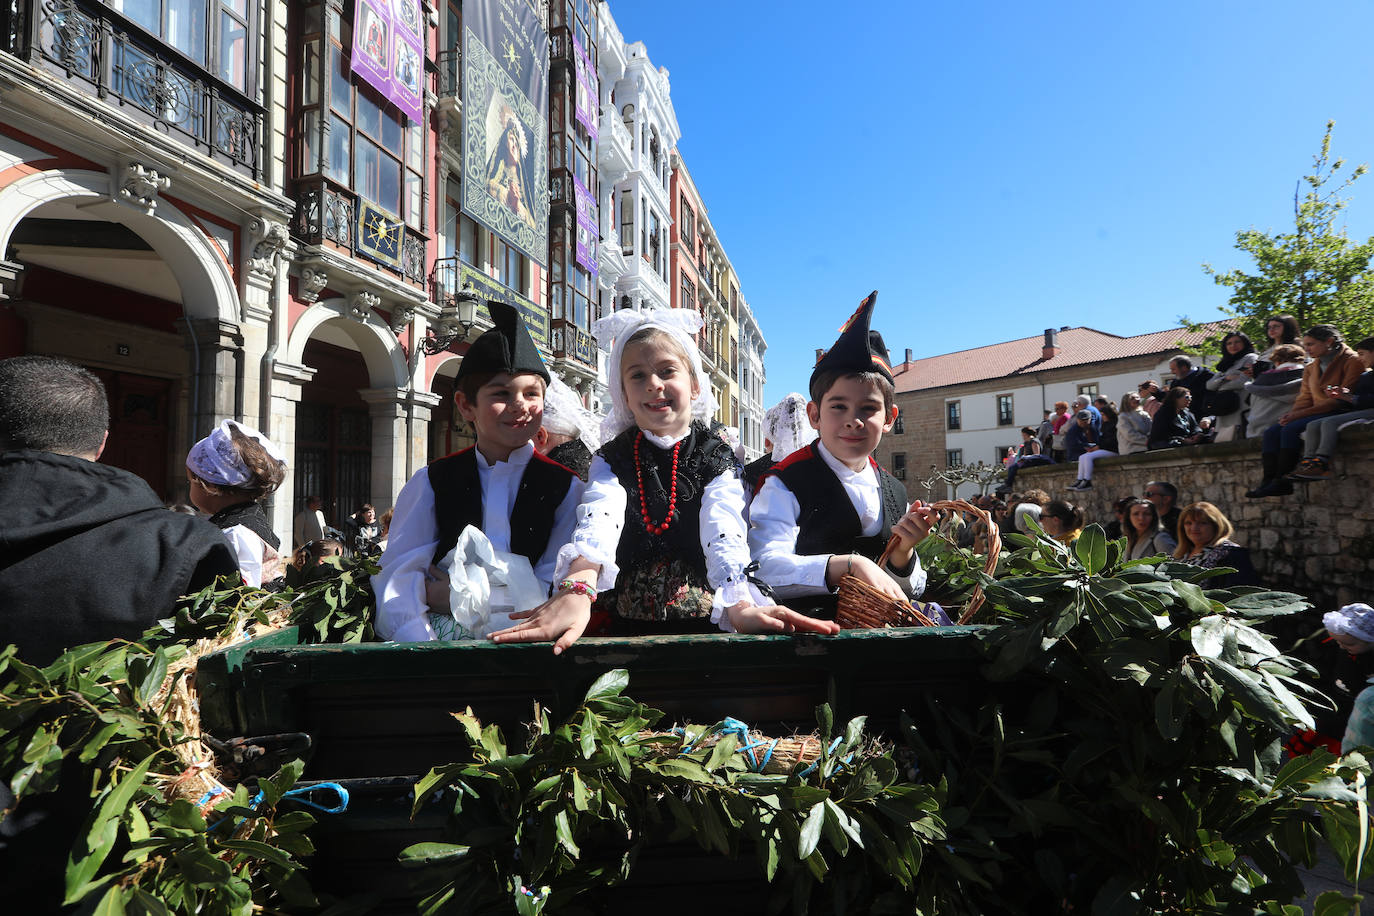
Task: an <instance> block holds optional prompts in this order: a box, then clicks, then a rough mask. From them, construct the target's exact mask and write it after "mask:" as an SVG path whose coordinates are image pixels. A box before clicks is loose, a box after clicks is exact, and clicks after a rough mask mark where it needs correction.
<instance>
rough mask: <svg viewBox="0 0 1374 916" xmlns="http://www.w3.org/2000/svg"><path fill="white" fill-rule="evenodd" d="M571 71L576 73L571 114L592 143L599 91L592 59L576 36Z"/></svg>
mask: <svg viewBox="0 0 1374 916" xmlns="http://www.w3.org/2000/svg"><path fill="white" fill-rule="evenodd" d="M572 46H573V69H574V70H575V71H576V83H577V95H576V98H575V99H574V101H573V114H574V116H576V118H577V120H578V123H580V124H581V125H582V126H583V127H585V128H587V133H588V134H590V135H591V138H592V142H593V143H595V142H596V109H597V102H598V100H599V99H600V98H601V91H600V88H599V85H600V84H599V83H598V82H597V77H596V68H595V67H593V66H592V59H591V57H590V56H589V55H588V54H587V50H586V49H585V48H583V47H582V42H580V41H578V40H577V36H576V35H574V36H572Z"/></svg>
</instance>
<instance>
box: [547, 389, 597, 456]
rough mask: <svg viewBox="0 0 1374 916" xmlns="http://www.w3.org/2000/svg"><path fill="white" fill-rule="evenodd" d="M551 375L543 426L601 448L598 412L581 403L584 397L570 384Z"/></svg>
mask: <svg viewBox="0 0 1374 916" xmlns="http://www.w3.org/2000/svg"><path fill="white" fill-rule="evenodd" d="M550 375H551V376H552V378H551V379H550V381H549V386H548V388H547V389H546V390H545V391H544V428H545V429H547V430H548V431H549V432H551V433H557V434H559V435H560V436H573V437H574V438H577V439H581V440H582V444H583V445H585V446H587V448H588V449H589V450H590V451H593V452H594V451H596V450H597V449H598V448H600V447H601V436H600V429H599V427H600V422H599V421H598V420H597V418H596V415H595V414H593V413H592V412H591V411H590V410H588V409H587V408H585V407H583V406H582V399H581V398H580V397H578V396H577V392H576V391H573V390H572V388H570V387H569V386H568V383H567V382H565V381H563V380H562V379H561V378H559V377H558V374H557V373H550Z"/></svg>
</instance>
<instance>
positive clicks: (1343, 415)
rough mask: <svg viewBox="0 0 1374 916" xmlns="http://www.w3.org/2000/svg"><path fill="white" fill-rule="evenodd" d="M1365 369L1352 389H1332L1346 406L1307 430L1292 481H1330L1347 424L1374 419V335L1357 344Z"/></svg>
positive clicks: (1356, 350)
mask: <svg viewBox="0 0 1374 916" xmlns="http://www.w3.org/2000/svg"><path fill="white" fill-rule="evenodd" d="M1355 353H1356V355H1357V356H1359V358H1360V362H1361V363H1362V364H1363V365H1364V367H1365V371H1364V373H1363V374H1362V375H1360V377H1359V378H1357V379H1356V380H1355V384H1354V385H1352V386H1350V387H1349V388H1343V387H1337V386H1332V387H1331V388H1330V389H1328V392H1329V393H1330V394H1331V395H1332V397H1334V398H1335V399H1336V400H1338V401H1340V402H1341V404H1342V406H1341V407H1340V408H1338V409H1337V410H1336V412H1335V414H1334V415H1333V416H1329V417H1325V418H1323V419H1320V420H1315V421H1313V422H1312V423H1311V424H1309V425H1308V427H1307V431H1306V432H1304V433H1303V442H1304V445H1303V459H1302V461H1301V462H1300V463H1299V464H1298V469H1297V470H1296V471H1294V472H1293V473H1292V474H1289V475H1288V478H1289V479H1290V480H1326V479H1328V478H1330V476H1331V456H1332V455H1334V454H1335V453H1336V441H1337V437H1338V436H1339V435H1340V430H1341V429H1342V428H1343V427H1345V426H1346V425H1347V424H1351V423H1355V424H1360V423H1369V422H1371V421H1374V371H1370V370H1374V337H1366V338H1365V339H1364V340H1362V341H1360V342H1359V343H1358V344H1356V345H1355Z"/></svg>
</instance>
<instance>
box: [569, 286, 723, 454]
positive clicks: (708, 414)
mask: <svg viewBox="0 0 1374 916" xmlns="http://www.w3.org/2000/svg"><path fill="white" fill-rule="evenodd" d="M645 328H658V329H659V330H661V331H663V332H665V333H666V334H668V335H669V336H671V337H672V338H673V339H674V340H676V341H677V342H678V343H679V344H680V345H681V346H682V350H683V352H685V353H686V354H687V359H688V361H689V362H690V363H691V364H692V365H691V368H692V372H693V373H694V374H695V375H696V378H697V385H698V388H699V391H698V394H697V396H696V397H695V398H693V399H692V419H694V420H700V421H701V422H703V423H706V424H707V425H709V424H710V422H711V418H712V417H713V416H715V413H716V410H717V409H719V406H720V405H718V404H717V403H716V399H715V397H714V396H713V395H712V394H711V383H710V380H709V379H708V378H707V376H706V372H705V371H704V370H703V369H702V367H701V354H700V353H699V352H698V351H697V345H696V341H694V340H693V339H692V335H694V334H696V333H697V332H698V331H700V330H701V315H699V314H698V313H697V312H695V311H694V310H692V309H646V310H645V311H642V312H641V311H637V310H636V309H618V310H616V311H614V312H612V313H611V314H609V315H607V316H606V317H605V318H602V319H601V320H600V321H598V322H597V323H596V324H594V325H593V326H592V333H593V334H594V335H596V342H597V344H598V345H599V346H600V347H601V349H602V350H605V351H608V352H609V353H610V354H611V355H610V359H609V360H607V362H606V385H607V387H608V388H610V390H611V412H610V413H609V414H607V416H606V419H604V420H602V421H601V441H602V442H609V441H610V440H612V439H614V438H615V437H616V436H618V435H619V434H620V433H622V432H624V431H625V430H627V429H629V428H630V427H631V426H634V425H635V418H634V414H633V413H632V412H631V411H630V405H629V404H628V403H627V402H626V400H625V389H624V387H623V386H622V385H621V384H620V364H621V362H622V360H623V359H624V357H625V342H626V341H628V340H629V339H630V338H631V337H633V336H634V335H635V333H636V332H638V331H642V330H643V329H645Z"/></svg>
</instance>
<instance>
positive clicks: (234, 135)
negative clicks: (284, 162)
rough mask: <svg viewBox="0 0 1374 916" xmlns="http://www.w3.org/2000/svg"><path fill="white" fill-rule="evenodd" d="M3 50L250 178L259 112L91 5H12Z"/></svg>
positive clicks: (84, 1) (72, 0)
mask: <svg viewBox="0 0 1374 916" xmlns="http://www.w3.org/2000/svg"><path fill="white" fill-rule="evenodd" d="M12 12H13V14H14V16H15V18H14V19H13V20H12V24H11V29H10V30H9V33H8V34H5V35H0V39H2V40H3V41H5V42H6V45H7V47H6V48H5V49H6V50H9V51H10V52H11V53H13V54H14V55H15V56H16V57H19V58H21V59H23V60H26V61H28V62H30V63H35V64H40V63H41V64H42V65H43V66H44V67H45V68H46V69H47V70H49V71H50V72H52V73H55V74H60V75H63V76H65V77H66V78H67V79H68V80H70V81H72V82H73V83H75V84H78V85H81V86H83V87H84V88H85V89H86V90H87V91H89V92H90V93H91V94H93V95H94V96H96V97H97V98H99V99H101V100H103V101H104V102H105V103H106V104H109V105H111V106H113V107H116V108H120V109H124V110H130V109H132V110H133V111H134V112H136V117H138V118H139V119H140V120H143V121H146V122H147V123H149V124H151V125H152V126H153V127H154V128H156V129H158V130H160V131H163V132H164V133H167V134H169V135H170V136H173V137H175V138H176V139H178V140H180V141H182V142H184V143H186V144H188V145H190V146H192V147H194V148H196V149H197V150H200V151H201V152H202V153H204V154H205V155H207V156H209V157H210V158H212V159H215V160H218V161H221V162H225V163H227V164H229V165H230V166H232V167H233V168H235V169H236V170H238V171H240V172H242V173H243V174H245V175H249V176H251V177H254V178H256V177H258V172H259V164H258V159H259V146H260V137H261V135H262V123H263V110H262V107H261V106H259V105H257V104H256V103H255V102H253V101H252V100H251V99H249V98H248V97H247V96H245V95H243V94H242V93H240V92H238V91H237V90H236V89H234V88H233V87H231V86H230V85H228V84H227V83H223V82H220V81H219V80H217V79H215V78H214V77H213V76H211V75H210V73H209V71H207V70H204V69H202V68H201V67H199V66H197V65H196V64H195V63H194V62H192V61H191V60H190V59H189V58H186V57H183V56H182V55H181V54H180V53H179V52H177V51H176V50H175V49H174V48H171V47H169V46H167V45H164V44H161V43H159V42H158V41H156V40H155V39H153V38H150V37H147V36H144V35H142V34H140V33H139V31H138V30H137V29H136V28H134V27H133V26H131V25H130V23H129V22H128V21H127V20H125V19H124V18H123V17H121V16H119V15H118V14H117V13H116V12H115V11H114V10H112V9H110V8H109V7H107V6H105V5H104V4H102V3H99V2H95V0H19V2H18V4H17V6H15V7H13V8H12Z"/></svg>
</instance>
